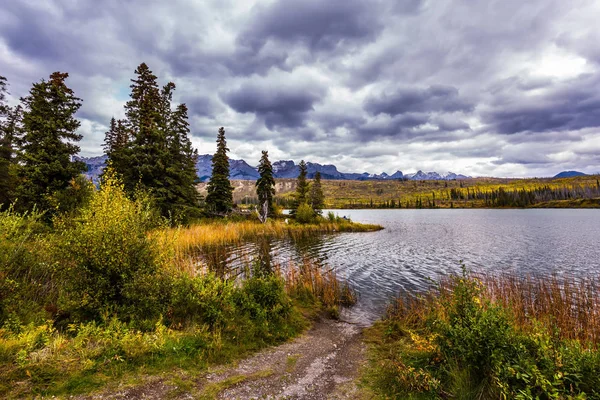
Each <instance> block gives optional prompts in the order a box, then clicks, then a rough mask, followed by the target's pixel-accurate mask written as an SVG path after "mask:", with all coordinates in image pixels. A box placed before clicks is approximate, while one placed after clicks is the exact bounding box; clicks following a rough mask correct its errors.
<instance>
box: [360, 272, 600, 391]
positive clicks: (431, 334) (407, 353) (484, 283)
mask: <svg viewBox="0 0 600 400" xmlns="http://www.w3.org/2000/svg"><path fill="white" fill-rule="evenodd" d="M599 300H600V293H599V291H598V282H597V281H596V280H583V281H571V280H565V279H558V278H550V279H548V278H518V277H514V276H508V277H485V276H483V277H481V276H480V277H478V276H474V275H468V274H466V273H464V274H463V275H459V276H454V277H451V278H449V279H447V280H445V281H443V282H442V283H441V284H440V285H438V286H436V287H434V288H433V289H431V291H429V292H428V293H426V294H423V295H421V296H415V295H409V294H406V295H403V296H401V297H399V298H398V299H397V301H396V302H395V303H394V304H393V305H392V306H391V307H390V309H389V311H388V314H387V317H386V318H385V319H384V320H382V321H380V322H379V323H377V324H375V325H374V327H372V328H370V329H369V330H368V332H367V337H368V340H369V342H370V358H371V361H370V366H369V367H368V369H367V370H366V371H365V374H364V381H365V383H366V385H367V386H368V387H369V388H370V389H371V390H372V391H373V392H374V393H375V394H376V395H378V396H380V397H381V398H402V399H448V398H453V399H599V398H600V391H599V390H598V388H600V350H599V348H598V345H599V343H600V312H599V311H598V308H597V305H598V304H599V303H598V302H599Z"/></svg>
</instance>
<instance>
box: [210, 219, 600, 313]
mask: <svg viewBox="0 0 600 400" xmlns="http://www.w3.org/2000/svg"><path fill="white" fill-rule="evenodd" d="M336 212H337V213H339V214H340V215H349V216H350V217H351V218H352V219H353V220H355V221H360V222H365V223H377V224H381V225H383V226H384V227H385V228H386V229H385V230H383V231H379V232H369V233H342V234H333V235H315V236H311V237H307V238H304V239H301V240H296V241H294V240H291V239H286V240H267V239H264V240H261V241H259V242H257V243H248V244H245V245H243V246H238V247H232V248H228V249H220V250H219V251H216V252H215V254H212V255H210V256H206V258H205V260H206V263H207V264H209V265H210V268H211V269H213V270H215V271H217V272H218V273H220V274H223V275H228V274H229V275H235V274H236V272H235V271H239V270H240V269H241V268H242V267H243V266H244V265H247V264H252V263H253V262H257V263H259V264H260V266H261V268H272V266H273V265H274V264H277V265H281V266H282V267H285V266H286V265H287V264H288V263H289V262H298V261H302V260H303V259H305V258H306V257H309V258H311V259H314V260H318V261H319V262H321V263H323V264H328V265H330V266H332V267H335V268H336V269H337V273H338V276H340V277H342V278H345V279H347V280H348V281H349V283H350V285H351V286H352V287H353V288H355V289H356V290H357V291H358V293H359V302H358V304H357V305H356V306H355V307H353V308H352V309H351V310H349V311H348V312H347V313H346V315H344V318H346V319H351V320H354V321H355V322H360V323H369V322H372V321H373V320H375V319H376V318H378V317H379V316H381V314H382V313H383V311H384V310H385V306H386V305H387V304H388V301H389V299H390V297H391V296H394V295H396V294H398V293H399V292H400V291H401V290H412V291H414V290H423V289H425V288H427V287H428V285H429V284H430V279H433V280H437V279H439V278H440V277H442V276H444V275H447V274H450V273H456V272H458V271H459V270H460V263H461V260H462V262H464V264H465V265H466V266H467V268H469V269H471V270H477V271H487V272H491V273H498V272H510V273H516V274H536V275H540V274H541V275H551V274H558V275H567V276H574V277H578V276H579V277H583V276H590V275H595V276H597V273H598V272H599V271H600V246H599V242H598V238H600V210H549V209H543V210H535V209H532V210H465V209H460V210H458V209H457V210H338V211H336Z"/></svg>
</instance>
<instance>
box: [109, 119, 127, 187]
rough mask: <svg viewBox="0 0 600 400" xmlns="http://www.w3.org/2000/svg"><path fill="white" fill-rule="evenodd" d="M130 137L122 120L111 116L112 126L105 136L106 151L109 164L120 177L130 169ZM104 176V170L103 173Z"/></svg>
mask: <svg viewBox="0 0 600 400" xmlns="http://www.w3.org/2000/svg"><path fill="white" fill-rule="evenodd" d="M130 145H131V143H130V137H129V133H128V130H127V129H126V128H125V126H124V124H123V121H122V120H118V121H117V120H115V118H114V117H113V118H111V120H110V128H109V130H108V132H106V135H105V137H104V146H103V147H104V153H105V154H106V155H107V157H108V162H107V163H108V165H109V166H110V167H111V168H112V171H113V172H115V173H116V174H117V175H118V176H119V177H121V178H123V175H125V174H127V171H128V170H130V161H131V160H130V158H131V151H130V150H131V148H130ZM102 176H104V172H103V173H102Z"/></svg>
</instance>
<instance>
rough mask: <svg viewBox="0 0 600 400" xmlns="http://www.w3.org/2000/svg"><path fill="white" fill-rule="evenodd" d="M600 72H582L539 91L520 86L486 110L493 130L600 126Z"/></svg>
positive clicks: (535, 130)
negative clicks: (527, 91) (526, 91)
mask: <svg viewBox="0 0 600 400" xmlns="http://www.w3.org/2000/svg"><path fill="white" fill-rule="evenodd" d="M599 87H600V76H599V75H597V74H594V75H582V76H580V77H578V78H577V79H573V80H570V81H569V82H567V83H562V84H557V85H554V86H553V87H551V88H549V89H548V90H545V91H543V92H541V93H539V94H536V95H529V96H526V95H524V93H521V91H519V90H516V91H515V92H513V93H512V96H509V97H508V98H507V100H508V101H503V102H502V103H501V104H498V105H496V106H495V109H494V110H492V111H490V112H486V113H484V114H483V115H482V116H483V120H484V121H485V122H487V123H488V124H489V125H490V128H489V129H490V130H492V131H494V132H497V133H502V134H509V135H510V134H515V133H522V132H531V133H537V132H551V131H572V130H574V131H576V130H579V129H583V128H589V127H600V92H599V91H598V88H599Z"/></svg>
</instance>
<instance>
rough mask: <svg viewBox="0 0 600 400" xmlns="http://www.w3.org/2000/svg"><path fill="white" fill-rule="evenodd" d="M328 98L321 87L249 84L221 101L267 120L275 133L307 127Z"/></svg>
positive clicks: (235, 108) (243, 85) (225, 96)
mask: <svg viewBox="0 0 600 400" xmlns="http://www.w3.org/2000/svg"><path fill="white" fill-rule="evenodd" d="M324 94H325V91H324V89H323V88H321V87H318V86H314V87H312V88H309V87H304V88H303V87H300V86H297V87H293V86H287V87H282V86H279V85H275V84H268V83H267V84H256V83H245V84H242V85H241V86H240V87H238V88H237V89H234V90H232V91H230V92H227V93H224V94H222V95H221V98H222V99H223V101H225V103H227V104H228V105H229V106H230V107H231V108H233V109H234V110H235V111H237V112H239V113H254V114H255V115H256V116H258V117H261V118H264V121H265V125H266V126H267V128H268V129H270V130H273V129H275V128H276V127H278V126H283V127H288V128H290V127H303V126H304V125H305V120H306V119H307V118H308V114H309V112H310V111H312V110H313V109H314V105H315V103H316V102H317V101H319V100H320V99H321V98H322V97H323V95H324Z"/></svg>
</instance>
